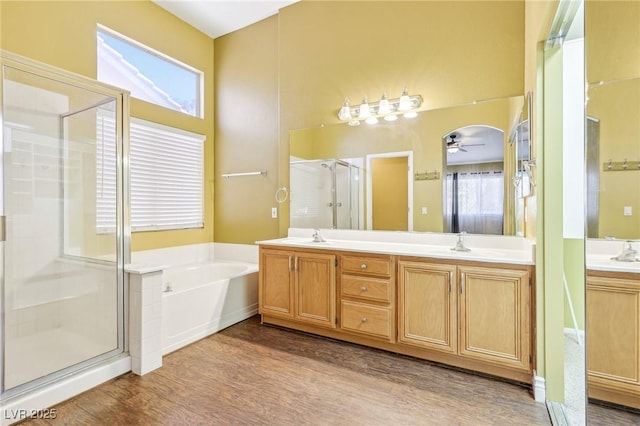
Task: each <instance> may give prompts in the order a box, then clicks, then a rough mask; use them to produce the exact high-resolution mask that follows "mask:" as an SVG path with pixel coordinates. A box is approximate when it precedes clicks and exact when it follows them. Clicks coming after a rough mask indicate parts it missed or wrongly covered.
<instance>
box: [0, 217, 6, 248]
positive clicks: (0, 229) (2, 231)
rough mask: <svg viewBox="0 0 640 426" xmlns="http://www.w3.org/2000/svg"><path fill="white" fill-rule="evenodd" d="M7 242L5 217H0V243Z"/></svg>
mask: <svg viewBox="0 0 640 426" xmlns="http://www.w3.org/2000/svg"><path fill="white" fill-rule="evenodd" d="M1 241H7V217H6V216H0V242H1Z"/></svg>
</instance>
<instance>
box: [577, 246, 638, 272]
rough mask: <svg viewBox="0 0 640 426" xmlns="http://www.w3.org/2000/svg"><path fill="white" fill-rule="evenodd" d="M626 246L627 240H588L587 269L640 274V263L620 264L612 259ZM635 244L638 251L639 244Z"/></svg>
mask: <svg viewBox="0 0 640 426" xmlns="http://www.w3.org/2000/svg"><path fill="white" fill-rule="evenodd" d="M626 244H627V243H626V242H625V240H599V239H588V240H587V241H586V263H587V269H590V270H592V271H610V272H631V273H637V274H640V261H635V262H620V261H618V260H613V259H612V257H614V256H617V255H618V254H619V253H620V252H621V251H622V248H623V247H624V246H625V245H626ZM633 244H634V247H635V248H636V249H638V243H637V242H636V243H633Z"/></svg>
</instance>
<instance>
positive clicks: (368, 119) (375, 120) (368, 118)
mask: <svg viewBox="0 0 640 426" xmlns="http://www.w3.org/2000/svg"><path fill="white" fill-rule="evenodd" d="M364 122H365V123H367V124H376V123H378V119H377V118H375V117H367V119H366V120H364Z"/></svg>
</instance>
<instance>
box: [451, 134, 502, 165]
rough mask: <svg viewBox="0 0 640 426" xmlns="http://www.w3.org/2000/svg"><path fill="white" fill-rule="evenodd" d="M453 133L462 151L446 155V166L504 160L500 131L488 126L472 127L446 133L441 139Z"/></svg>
mask: <svg viewBox="0 0 640 426" xmlns="http://www.w3.org/2000/svg"><path fill="white" fill-rule="evenodd" d="M453 133H455V134H456V140H458V141H460V147H461V148H463V149H465V150H466V152H464V151H462V150H461V151H458V152H456V153H455V154H451V153H447V164H448V165H451V166H453V165H458V164H476V163H492V162H496V161H503V160H504V147H503V145H504V133H503V132H502V130H498V129H495V128H493V127H489V126H482V125H472V126H465V127H462V128H460V129H456V130H455V131H453V132H450V133H448V134H447V135H446V136H445V138H444V139H443V140H444V141H445V142H446V140H449V139H448V136H449V135H451V134H453Z"/></svg>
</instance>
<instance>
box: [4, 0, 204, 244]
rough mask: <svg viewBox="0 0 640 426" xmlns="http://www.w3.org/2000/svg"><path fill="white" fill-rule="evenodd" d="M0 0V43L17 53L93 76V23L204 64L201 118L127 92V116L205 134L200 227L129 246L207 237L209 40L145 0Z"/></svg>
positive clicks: (138, 237)
mask: <svg viewBox="0 0 640 426" xmlns="http://www.w3.org/2000/svg"><path fill="white" fill-rule="evenodd" d="M0 4H1V5H2V14H1V32H0V37H1V38H0V40H1V42H2V44H1V45H0V47H1V48H2V49H4V50H7V51H10V52H13V53H16V54H18V55H22V56H25V57H28V58H31V59H35V60H37V61H41V62H44V63H47V64H50V65H54V66H57V67H59V68H63V69H66V70H68V71H72V72H75V73H78V74H81V75H84V76H87V77H91V78H95V77H96V30H97V24H98V23H99V24H103V25H105V26H107V27H109V28H112V29H113V30H115V31H118V32H119V33H121V34H124V35H126V36H128V37H131V38H133V39H134V40H137V41H139V42H141V43H143V44H146V45H147V46H149V47H151V48H154V49H156V50H158V51H160V52H163V53H165V54H167V55H169V56H172V57H174V58H176V59H178V60H179V61H181V62H184V63H186V64H188V65H191V66H193V67H195V68H197V69H199V70H201V71H203V72H204V74H205V83H204V84H205V98H204V108H205V116H204V119H200V118H195V117H191V116H188V115H185V114H181V113H178V112H175V111H171V110H168V109H165V108H162V107H159V106H156V105H152V104H150V103H147V102H144V101H139V100H136V99H132V100H131V115H132V116H134V117H139V118H142V119H145V120H150V121H155V122H159V123H163V124H166V125H169V126H174V127H177V128H181V129H185V130H189V131H192V132H196V133H200V134H204V135H206V138H207V141H206V145H205V159H206V160H205V218H204V219H205V220H204V228H203V229H194V230H184V231H163V232H136V233H134V234H133V235H132V249H133V250H143V249H150V248H158V247H166V246H172V245H181V244H191V243H199V242H208V241H213V94H214V91H213V40H211V38H209V37H208V36H206V35H204V34H202V33H200V32H199V31H198V30H196V29H195V28H193V27H191V26H189V25H187V24H186V23H184V22H183V21H181V20H179V19H178V18H176V17H175V16H173V15H171V14H169V13H168V12H166V11H165V10H164V9H162V8H160V7H159V6H157V5H155V4H154V3H152V2H150V1H136V2H120V1H95V2H62V1H61V2H59V1H42V2H38V1H34V2H27V1H24V2H6V1H3V2H0ZM168 34H171V36H170V37H169V36H167V35H168Z"/></svg>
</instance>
